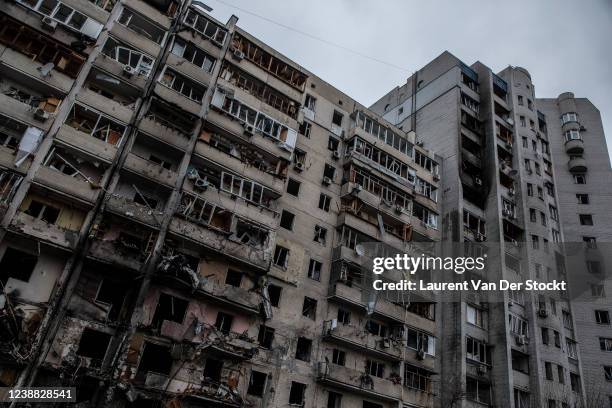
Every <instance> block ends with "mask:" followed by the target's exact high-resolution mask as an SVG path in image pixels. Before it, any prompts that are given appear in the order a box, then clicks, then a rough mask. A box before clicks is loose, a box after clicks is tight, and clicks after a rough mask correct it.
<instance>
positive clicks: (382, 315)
mask: <svg viewBox="0 0 612 408" xmlns="http://www.w3.org/2000/svg"><path fill="white" fill-rule="evenodd" d="M329 300H335V301H338V302H342V303H347V304H349V305H351V306H353V307H359V308H361V309H363V311H365V310H366V305H367V301H366V294H365V293H364V290H363V289H362V288H361V287H359V286H349V285H347V284H346V283H344V282H342V281H338V282H335V283H334V285H333V287H332V288H331V291H330V294H329ZM406 300H408V299H406ZM372 316H373V317H375V318H378V319H381V320H386V321H390V322H393V323H402V324H403V323H409V324H410V325H412V326H415V327H420V328H421V329H423V330H425V331H429V332H431V333H433V332H435V330H436V324H435V322H434V321H433V320H430V319H426V318H424V317H422V316H419V315H416V314H414V313H410V312H408V313H406V309H405V308H404V307H403V306H401V304H397V303H394V302H392V301H391V300H388V299H385V298H381V297H380V296H377V299H376V307H375V309H374V312H373V314H372Z"/></svg>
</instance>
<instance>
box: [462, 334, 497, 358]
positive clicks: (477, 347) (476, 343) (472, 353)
mask: <svg viewBox="0 0 612 408" xmlns="http://www.w3.org/2000/svg"><path fill="white" fill-rule="evenodd" d="M465 344H466V353H465V357H466V358H467V359H468V360H472V361H477V362H479V363H481V364H487V365H490V364H491V353H490V351H489V349H488V347H489V346H488V345H487V344H486V343H485V342H484V341H482V340H477V339H475V338H473V337H470V336H465Z"/></svg>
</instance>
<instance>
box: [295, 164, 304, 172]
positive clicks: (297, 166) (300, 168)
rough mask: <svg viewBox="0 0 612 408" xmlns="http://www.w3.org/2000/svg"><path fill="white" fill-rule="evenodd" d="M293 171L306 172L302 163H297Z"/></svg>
mask: <svg viewBox="0 0 612 408" xmlns="http://www.w3.org/2000/svg"><path fill="white" fill-rule="evenodd" d="M293 169H294V170H296V171H302V170H304V163H302V162H296V163H295V164H294V165H293Z"/></svg>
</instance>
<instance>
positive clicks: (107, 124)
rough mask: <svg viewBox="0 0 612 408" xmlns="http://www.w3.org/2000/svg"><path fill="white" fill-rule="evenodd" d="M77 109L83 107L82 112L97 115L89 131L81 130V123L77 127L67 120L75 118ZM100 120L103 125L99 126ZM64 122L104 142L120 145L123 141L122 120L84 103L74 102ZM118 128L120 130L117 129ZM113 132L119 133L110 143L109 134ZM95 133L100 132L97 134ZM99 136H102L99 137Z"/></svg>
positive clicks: (124, 126)
mask: <svg viewBox="0 0 612 408" xmlns="http://www.w3.org/2000/svg"><path fill="white" fill-rule="evenodd" d="M77 109H83V110H84V112H82V113H83V114H87V113H89V114H93V115H97V118H96V119H95V121H94V122H95V123H94V124H93V126H92V127H91V130H89V131H85V130H83V129H84V128H82V127H81V125H82V124H83V123H81V124H79V128H76V127H74V126H73V125H72V124H71V123H70V122H69V121H70V120H71V119H75V118H76V112H77ZM86 120H88V119H86ZM101 122H102V123H103V124H104V125H103V126H101ZM64 124H66V125H68V126H70V127H72V128H74V129H76V130H77V131H79V132H82V133H85V134H87V135H89V136H91V137H94V138H96V139H99V140H102V141H103V142H105V143H109V144H112V145H114V146H117V147H118V146H120V145H121V142H122V141H123V137H124V136H125V133H126V130H127V126H126V125H124V124H123V123H122V122H120V121H117V120H116V119H114V118H112V117H111V116H108V115H105V114H104V113H102V112H100V111H98V110H96V109H93V108H90V107H88V106H86V105H83V104H80V103H77V102H75V103H74V104H73V105H72V108H70V113H69V114H68V116H66V119H65V121H64ZM119 129H121V130H120V131H119ZM113 132H116V133H117V134H118V135H119V137H118V138H117V140H116V141H115V143H112V142H111V141H109V136H111V135H112V133H113ZM97 133H100V134H99V135H98V134H97ZM100 136H103V137H100Z"/></svg>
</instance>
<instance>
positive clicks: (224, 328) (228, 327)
mask: <svg viewBox="0 0 612 408" xmlns="http://www.w3.org/2000/svg"><path fill="white" fill-rule="evenodd" d="M234 319H235V316H233V315H231V314H229V313H225V312H221V311H220V312H218V313H217V317H216V318H215V325H214V326H215V328H216V329H217V330H219V331H220V332H222V333H224V334H229V333H231V332H232V326H233V324H234ZM228 322H229V323H228Z"/></svg>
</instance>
